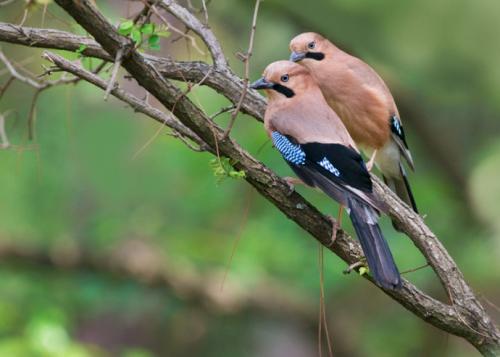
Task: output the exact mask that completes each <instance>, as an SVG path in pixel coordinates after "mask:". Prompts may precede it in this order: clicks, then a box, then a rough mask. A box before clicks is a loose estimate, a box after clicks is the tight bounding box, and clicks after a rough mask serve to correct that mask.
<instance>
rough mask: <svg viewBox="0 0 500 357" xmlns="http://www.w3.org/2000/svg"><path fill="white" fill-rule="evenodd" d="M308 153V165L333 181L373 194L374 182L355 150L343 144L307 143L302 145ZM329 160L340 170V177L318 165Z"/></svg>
mask: <svg viewBox="0 0 500 357" xmlns="http://www.w3.org/2000/svg"><path fill="white" fill-rule="evenodd" d="M301 147H302V149H303V150H304V152H305V153H306V158H307V163H309V164H313V165H314V166H315V169H317V170H318V171H319V172H321V174H323V175H324V176H326V177H328V178H329V179H331V180H332V181H336V182H340V183H342V184H345V185H349V186H351V187H354V188H356V189H358V190H361V191H363V192H372V180H371V178H370V174H369V173H368V170H367V169H366V166H365V163H364V161H363V158H362V157H361V155H360V154H359V153H357V152H356V151H355V150H354V149H351V148H349V147H347V146H344V145H341V144H322V143H307V144H302V145H301ZM324 158H326V159H328V161H329V162H331V163H332V165H333V166H335V167H336V168H337V169H338V172H339V174H340V175H339V176H336V175H334V174H333V173H332V172H330V171H328V170H326V169H325V168H324V167H323V166H321V165H319V164H318V163H319V162H321V160H323V159H324Z"/></svg>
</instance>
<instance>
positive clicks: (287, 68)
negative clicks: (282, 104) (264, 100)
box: [250, 61, 316, 100]
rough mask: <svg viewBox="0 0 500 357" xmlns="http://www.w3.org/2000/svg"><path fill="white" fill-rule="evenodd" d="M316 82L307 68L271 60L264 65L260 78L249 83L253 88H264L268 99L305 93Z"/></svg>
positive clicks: (288, 62)
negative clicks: (271, 61)
mask: <svg viewBox="0 0 500 357" xmlns="http://www.w3.org/2000/svg"><path fill="white" fill-rule="evenodd" d="M312 86H316V82H314V79H313V78H312V77H311V75H310V73H309V70H308V69H307V68H305V67H303V66H300V65H298V64H297V63H293V62H290V61H277V62H273V63H271V64H270V65H268V66H267V67H266V69H265V70H264V73H263V75H262V78H260V79H258V80H256V81H255V82H253V83H252V84H251V85H250V88H253V89H264V90H265V91H266V94H267V96H268V97H269V99H271V100H272V99H291V98H294V97H295V96H297V95H300V94H302V93H305V92H306V91H308V90H309V89H310V88H311V87H312Z"/></svg>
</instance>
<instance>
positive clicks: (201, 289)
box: [0, 240, 316, 326]
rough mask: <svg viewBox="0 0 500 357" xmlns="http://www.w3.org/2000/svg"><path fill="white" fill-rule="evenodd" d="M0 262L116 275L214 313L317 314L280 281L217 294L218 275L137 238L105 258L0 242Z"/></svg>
mask: <svg viewBox="0 0 500 357" xmlns="http://www.w3.org/2000/svg"><path fill="white" fill-rule="evenodd" d="M54 253H55V254H54ZM0 260H1V261H2V262H3V263H5V262H9V263H20V264H26V265H27V264H31V265H36V266H43V267H50V268H54V269H57V270H64V271H68V270H71V271H75V270H86V271H87V270H91V271H95V272H97V273H100V274H103V273H104V274H111V275H120V276H122V277H124V278H126V279H130V280H133V281H135V282H137V283H138V284H141V285H146V286H154V287H162V288H166V289H168V290H170V291H172V292H173V294H174V295H176V296H178V297H179V298H181V299H182V300H186V301H195V302H198V303H199V304H200V305H203V306H208V307H210V308H211V309H214V310H216V311H218V312H219V313H235V312H236V311H249V310H250V311H251V310H258V311H262V312H267V313H277V312H279V313H281V314H284V315H287V316H295V317H296V318H297V319H301V320H302V321H304V322H306V323H308V324H310V325H311V326H312V325H313V324H314V319H315V315H316V313H315V307H314V306H311V304H310V303H308V301H307V299H306V298H305V297H303V296H300V295H299V294H298V293H297V292H294V291H292V290H291V289H289V288H287V287H286V286H283V284H281V283H280V282H279V281H273V280H271V279H265V280H262V281H260V282H257V283H256V284H255V285H254V286H253V287H252V288H251V289H249V288H247V289H242V288H241V287H239V286H235V284H233V282H232V281H231V280H229V281H227V283H226V285H225V287H224V290H223V291H221V290H219V289H218V288H214V284H213V282H214V281H218V280H220V279H221V276H222V274H221V273H220V272H218V271H212V272H203V273H201V272H196V273H195V272H194V271H193V270H192V269H188V270H186V269H183V268H182V267H176V266H172V264H169V262H168V259H166V258H165V257H163V256H161V255H160V254H159V253H158V252H157V251H156V250H154V249H153V248H152V247H150V246H148V245H147V244H145V243H144V242H142V241H139V240H129V241H125V242H124V243H122V244H121V245H120V246H118V247H116V248H115V249H113V251H111V252H110V253H108V254H106V255H104V256H100V255H95V254H93V253H92V252H89V251H86V250H83V249H75V248H70V249H68V248H64V247H61V248H59V249H58V247H55V248H54V249H52V250H45V249H41V248H37V247H29V248H28V247H22V246H18V245H9V244H0Z"/></svg>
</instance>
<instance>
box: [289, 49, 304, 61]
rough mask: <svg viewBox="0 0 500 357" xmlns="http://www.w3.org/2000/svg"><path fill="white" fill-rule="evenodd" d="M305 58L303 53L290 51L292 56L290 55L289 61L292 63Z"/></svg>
mask: <svg viewBox="0 0 500 357" xmlns="http://www.w3.org/2000/svg"><path fill="white" fill-rule="evenodd" d="M304 58H306V53H305V52H295V51H292V54H291V55H290V61H292V62H299V61H301V60H303V59H304Z"/></svg>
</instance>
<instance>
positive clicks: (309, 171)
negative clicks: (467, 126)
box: [251, 61, 401, 289]
mask: <svg viewBox="0 0 500 357" xmlns="http://www.w3.org/2000/svg"><path fill="white" fill-rule="evenodd" d="M251 87H252V88H254V89H265V90H266V93H267V96H268V98H269V102H268V106H267V109H266V114H265V116H264V125H265V128H266V131H267V133H268V135H269V136H270V137H271V138H272V140H273V143H274V146H275V147H276V148H277V149H278V151H279V152H280V153H281V155H282V156H283V158H284V159H285V161H286V162H287V164H288V165H289V166H290V167H291V168H292V170H293V171H294V172H295V173H296V174H297V176H299V177H300V178H301V180H302V181H303V182H304V183H305V184H307V185H309V186H312V187H317V188H319V189H320V190H322V191H323V192H324V193H326V194H327V195H328V196H330V197H331V198H333V199H335V200H336V201H337V202H339V203H340V204H341V205H342V206H345V207H346V208H347V212H348V214H349V216H350V218H351V220H352V223H353V226H354V229H355V230H356V233H357V235H358V238H359V241H360V243H361V246H362V248H363V252H364V253H365V256H366V259H367V262H368V267H369V268H370V272H371V273H372V274H373V277H374V279H375V281H376V282H377V284H379V285H381V286H382V287H384V288H387V289H394V288H397V287H399V286H400V285H401V277H400V275H399V272H398V269H397V267H396V264H395V263H394V259H393V257H392V254H391V252H390V250H389V246H388V245H387V242H386V241H385V239H384V237H383V235H382V232H381V230H380V227H379V225H378V215H379V213H380V211H386V209H385V207H384V206H383V204H382V203H381V202H379V201H378V200H377V198H376V197H375V196H374V195H373V193H372V181H371V177H370V174H369V173H368V171H367V169H366V166H365V164H364V162H363V159H362V158H361V156H360V155H359V152H358V150H357V148H356V144H355V143H354V141H353V140H352V138H351V136H350V135H349V133H348V131H347V129H346V127H345V126H344V124H343V123H342V121H341V120H340V118H339V117H338V116H337V114H336V113H335V112H334V111H333V110H332V109H331V108H330V107H329V105H328V103H327V102H326V100H325V98H324V97H323V95H322V94H321V90H320V88H319V87H318V85H317V83H316V81H315V80H314V78H313V77H312V76H311V74H310V73H309V70H308V69H307V68H305V67H303V66H300V65H298V64H296V63H293V62H290V61H278V62H274V63H271V64H270V65H269V66H268V67H267V68H266V70H265V71H264V76H263V77H262V78H261V79H259V80H258V81H256V82H254V83H253V84H252V86H251Z"/></svg>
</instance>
